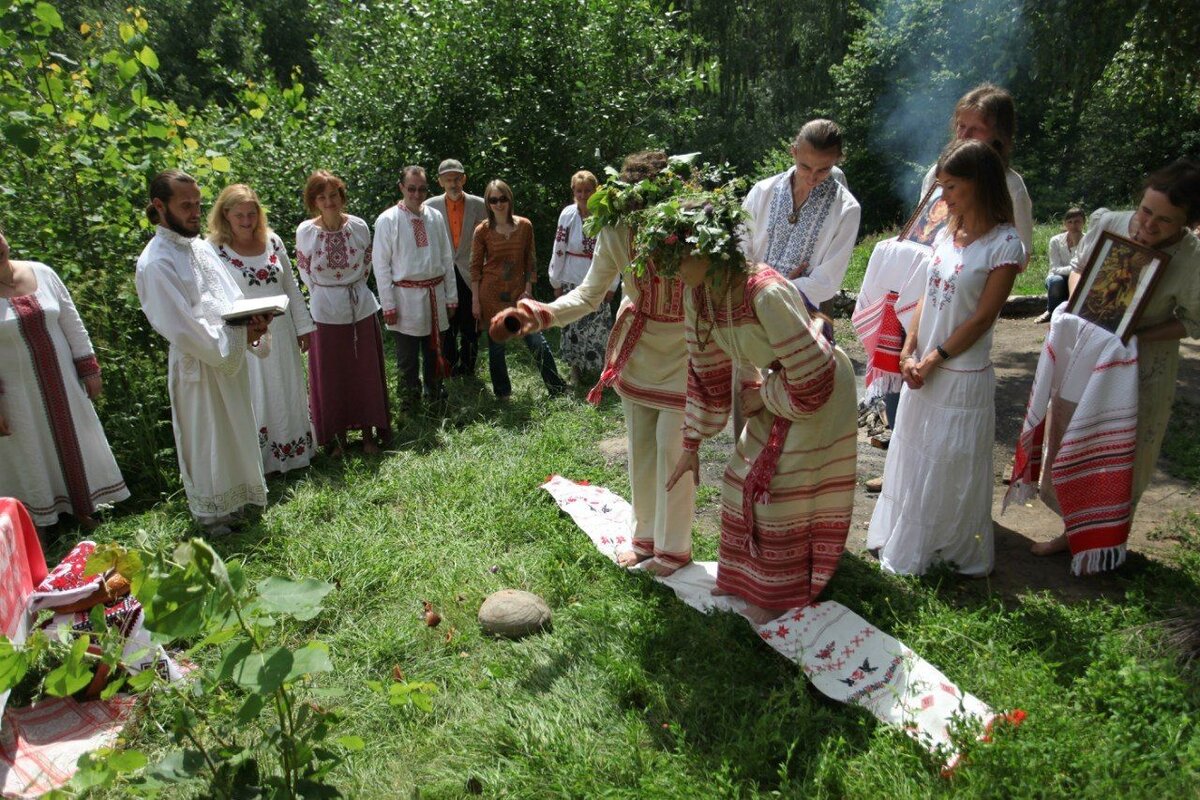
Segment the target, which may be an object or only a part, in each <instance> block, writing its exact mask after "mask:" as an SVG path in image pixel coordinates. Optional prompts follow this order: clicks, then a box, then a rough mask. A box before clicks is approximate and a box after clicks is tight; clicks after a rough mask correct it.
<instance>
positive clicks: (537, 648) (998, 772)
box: [57, 348, 1200, 800]
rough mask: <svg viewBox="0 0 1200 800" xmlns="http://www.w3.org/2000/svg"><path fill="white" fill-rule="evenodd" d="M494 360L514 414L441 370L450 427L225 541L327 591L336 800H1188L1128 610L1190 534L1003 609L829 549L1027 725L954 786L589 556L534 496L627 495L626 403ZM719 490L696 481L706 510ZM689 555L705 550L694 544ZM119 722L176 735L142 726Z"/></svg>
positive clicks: (1183, 681) (757, 648)
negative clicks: (432, 614)
mask: <svg viewBox="0 0 1200 800" xmlns="http://www.w3.org/2000/svg"><path fill="white" fill-rule="evenodd" d="M510 362H511V366H512V371H513V377H514V382H515V385H516V392H515V395H514V400H513V401H512V402H511V403H509V404H507V405H499V404H496V403H495V402H494V400H492V399H491V396H490V392H489V391H488V390H487V389H486V388H485V387H484V386H483V385H482V384H481V383H479V382H477V381H476V382H466V383H464V382H455V383H452V384H451V394H452V399H451V403H450V411H449V412H448V416H447V417H446V418H445V419H442V418H439V417H437V416H433V415H422V414H416V415H412V416H407V417H404V418H403V419H402V424H401V425H400V426H399V428H398V431H397V441H396V444H395V446H394V449H393V450H392V451H391V452H388V453H386V454H383V455H381V456H378V457H364V456H362V455H360V454H355V453H352V454H351V455H350V456H349V457H347V458H346V459H344V460H342V461H339V462H330V461H328V460H325V459H324V458H322V459H318V461H317V463H316V464H314V466H313V467H312V468H310V469H309V470H308V471H306V472H303V473H301V474H298V475H290V476H287V477H286V478H285V479H279V480H275V481H273V482H272V483H271V498H272V505H271V506H270V508H269V509H268V510H267V512H266V513H265V514H264V515H263V517H262V519H261V520H260V521H259V522H257V523H256V524H255V525H254V526H253V527H252V528H250V529H249V530H248V531H246V532H245V533H242V534H239V535H237V536H235V537H232V538H228V539H222V540H218V542H217V544H216V546H217V548H218V550H219V551H220V552H222V554H223V555H225V556H227V557H240V558H242V559H244V561H245V563H246V564H247V566H248V569H249V571H250V573H251V577H254V578H256V577H261V576H265V575H268V574H279V575H285V576H291V577H298V576H313V577H317V578H320V579H323V580H331V581H335V582H336V583H337V584H338V586H339V588H338V590H337V591H335V592H334V593H333V594H332V595H331V596H330V597H329V598H328V600H327V603H326V607H327V611H326V612H325V613H324V614H323V615H322V616H320V617H319V618H318V619H317V620H315V621H314V622H312V623H309V624H308V626H307V627H304V628H294V629H287V630H282V631H281V636H283V637H285V638H287V639H288V640H291V641H293V642H295V643H300V642H302V641H304V640H305V639H306V637H308V636H312V635H317V634H319V635H320V637H321V638H322V639H324V640H325V641H327V642H329V643H330V644H331V646H332V648H333V652H332V658H333V662H334V664H335V667H336V671H335V672H334V673H333V674H331V675H328V676H326V677H324V678H323V679H322V681H321V685H320V690H321V693H320V696H318V697H316V698H315V699H316V700H318V701H319V702H321V703H323V704H328V705H334V706H336V707H338V708H340V709H341V710H343V711H344V712H345V714H346V720H345V722H344V723H343V729H344V730H343V731H342V732H343V733H351V734H357V735H359V736H361V737H363V739H364V740H365V741H366V743H367V747H366V749H365V750H364V751H362V752H361V753H358V754H356V755H355V756H354V757H353V759H352V761H351V762H350V764H349V765H348V766H347V767H346V768H344V769H343V770H342V771H341V772H340V773H339V774H338V775H337V781H338V783H339V785H340V786H341V788H342V789H343V791H344V792H345V793H346V795H347V796H350V797H363V798H368V797H371V798H374V797H380V798H383V797H388V798H391V797H403V798H409V797H422V798H455V797H462V796H464V795H466V794H468V782H469V781H472V779H474V782H473V783H470V786H471V787H472V788H481V789H482V795H483V796H485V797H512V798H560V797H561V798H569V797H572V798H573V797H581V798H582V797H586V798H592V797H613V798H626V797H628V798H635V797H638V798H640V797H654V798H685V799H686V800H695V798H700V797H703V798H709V797H719V798H724V797H728V798H756V797H764V798H765V797H804V798H842V797H851V798H877V797H914V798H916V797H976V796H980V797H1097V798H1105V799H1106V800H1110V799H1111V798H1115V797H1121V798H1127V797H1155V798H1161V797H1171V796H1180V797H1183V796H1194V794H1195V788H1196V786H1197V785H1200V732H1198V730H1197V724H1198V722H1200V689H1198V683H1197V681H1196V678H1197V674H1196V672H1195V671H1194V670H1185V669H1182V668H1180V667H1178V666H1176V664H1175V662H1174V661H1173V660H1172V654H1171V652H1170V651H1169V650H1168V649H1166V648H1165V646H1164V644H1163V642H1162V637H1161V635H1160V634H1159V633H1158V632H1157V629H1156V628H1154V627H1153V626H1152V625H1150V626H1149V627H1147V626H1148V625H1149V624H1150V623H1153V622H1154V621H1155V620H1158V619H1161V618H1163V617H1165V616H1167V615H1168V614H1170V613H1171V612H1172V609H1174V608H1176V607H1177V606H1179V605H1181V604H1182V605H1191V606H1193V607H1196V606H1200V535H1191V534H1189V537H1190V538H1184V539H1183V540H1182V543H1181V544H1180V545H1179V550H1178V552H1179V557H1178V558H1177V559H1176V560H1175V561H1173V562H1171V563H1164V564H1159V563H1154V562H1150V561H1147V560H1145V559H1142V558H1139V557H1137V556H1134V557H1132V558H1131V562H1130V563H1129V564H1127V565H1126V567H1124V568H1123V569H1122V571H1121V573H1120V574H1119V577H1118V578H1117V579H1116V587H1117V589H1116V594H1117V595H1118V596H1116V597H1112V596H1111V595H1110V596H1109V598H1108V599H1104V598H1099V597H1097V599H1092V600H1085V601H1078V600H1076V601H1067V600H1064V599H1063V598H1059V597H1055V596H1053V595H1052V594H1049V593H1045V592H1032V591H1030V592H1021V593H1018V594H1017V595H1015V596H1003V597H1002V596H999V595H996V594H994V593H992V592H991V590H990V586H989V583H988V582H987V581H986V580H967V579H959V578H957V577H954V576H951V575H948V574H936V575H932V576H930V577H927V578H923V579H912V578H908V579H900V578H892V577H886V576H884V575H882V574H880V573H879V571H878V569H877V568H876V567H875V566H874V564H873V562H871V561H869V560H866V559H864V558H863V557H861V556H860V555H858V554H847V555H846V556H845V557H844V559H843V562H842V565H841V567H840V569H839V572H838V574H837V576H836V577H835V578H834V580H833V582H832V583H831V585H830V587H829V589H828V592H827V595H826V598H827V599H834V600H838V601H840V602H842V603H844V604H846V605H848V606H849V607H851V608H853V609H854V610H855V611H857V612H859V613H861V614H862V615H863V616H865V617H866V618H867V619H869V620H871V621H872V622H873V623H875V624H876V625H878V626H879V627H880V628H882V629H883V630H885V631H887V632H889V633H892V634H894V635H896V636H898V637H899V638H901V639H902V640H904V641H905V642H906V643H907V644H909V645H910V646H911V647H912V648H913V649H914V650H916V651H917V652H918V653H920V654H921V655H922V656H924V657H925V658H927V659H928V660H929V661H931V662H932V663H934V664H936V665H938V666H939V667H940V668H941V669H942V670H943V671H944V672H945V674H946V675H947V676H948V677H949V678H950V679H951V680H953V681H955V682H956V683H957V684H958V685H959V686H960V687H962V688H963V689H965V690H967V691H969V692H972V693H974V694H976V695H977V696H979V697H980V698H982V699H984V700H985V701H986V702H988V703H990V704H991V705H992V706H993V707H994V708H996V709H1011V708H1017V707H1020V708H1023V709H1025V710H1026V711H1027V712H1028V714H1029V716H1028V719H1027V721H1026V722H1025V724H1024V725H1022V726H1021V727H1020V728H1019V729H1017V730H1008V729H1003V730H1000V731H998V732H997V734H996V736H995V738H994V741H993V742H992V743H991V744H987V745H984V744H976V743H973V742H969V743H968V745H967V754H968V761H967V763H966V765H965V766H964V767H963V768H962V769H961V770H960V771H959V773H958V774H957V775H956V776H955V777H954V778H952V779H949V780H948V779H945V778H942V777H940V776H939V774H938V764H937V762H936V761H935V760H934V759H932V758H931V757H930V756H929V755H928V754H927V753H926V752H924V751H923V750H922V749H921V748H920V747H918V746H917V745H915V744H914V743H913V742H911V741H910V740H909V739H908V738H907V737H906V736H904V735H903V734H902V733H900V732H899V731H897V730H895V729H893V728H889V727H885V726H882V725H880V724H878V723H877V722H876V721H875V720H874V718H873V717H871V715H869V714H868V713H867V712H866V711H864V710H862V709H857V708H852V707H847V706H843V705H841V704H838V703H834V702H831V701H829V700H827V699H825V698H824V697H823V696H821V695H820V694H818V693H817V692H815V691H814V690H813V689H812V688H811V687H810V686H809V684H808V683H807V681H806V680H805V678H804V677H803V675H802V674H801V673H800V672H799V670H798V669H797V668H796V667H795V666H794V665H792V664H790V663H788V662H787V661H785V660H784V659H782V658H781V657H779V656H778V655H777V654H776V653H775V652H774V651H773V650H771V649H770V648H768V647H767V646H766V645H765V644H764V643H762V642H761V641H759V640H758V638H757V637H756V636H755V635H754V634H753V632H752V630H751V629H750V627H749V626H748V625H746V624H745V623H744V622H743V621H742V620H740V619H739V618H736V617H733V616H730V615H722V614H716V615H713V616H704V615H701V614H698V613H696V612H695V611H693V610H691V609H690V608H687V607H685V606H683V605H682V604H681V603H680V602H678V601H677V600H676V599H675V598H674V596H673V595H672V594H671V592H670V591H668V590H667V589H665V588H664V587H662V586H659V585H657V584H655V583H653V582H651V581H649V580H647V579H644V578H641V577H639V576H632V575H627V574H625V573H623V572H622V571H621V570H619V569H617V568H616V567H614V566H613V565H612V564H611V563H609V562H608V561H607V560H606V559H604V558H603V557H601V556H600V555H599V554H597V553H596V552H595V551H594V550H593V549H592V547H591V545H590V544H589V543H588V541H587V539H586V537H584V536H583V534H582V533H580V532H579V531H578V530H577V529H576V527H575V525H574V523H572V522H571V521H570V520H569V519H568V518H566V517H564V516H563V515H561V514H560V513H559V512H558V510H557V508H556V507H555V506H554V504H553V503H552V502H551V500H550V498H549V496H548V495H546V494H545V493H544V492H542V491H541V490H540V489H538V485H539V484H540V483H541V482H542V480H543V479H544V478H545V476H546V475H547V474H549V473H561V474H564V475H567V476H569V477H571V478H574V479H587V480H590V481H592V482H593V483H598V484H604V485H607V486H609V487H611V488H612V489H613V490H614V491H616V492H618V493H620V494H623V495H625V496H628V492H629V486H628V483H627V478H626V474H625V470H624V468H623V466H622V465H621V464H619V463H610V462H608V461H606V460H605V459H604V457H603V456H602V455H601V454H600V453H599V451H598V450H597V448H596V442H597V441H598V440H600V439H603V438H607V437H611V436H615V435H619V433H620V418H619V414H620V412H619V406H618V405H617V404H616V403H615V402H614V400H613V398H612V397H611V396H610V397H609V398H608V399H607V401H606V404H605V405H604V406H603V407H602V408H601V409H599V410H594V409H592V408H590V407H588V406H586V405H585V404H583V403H582V402H581V400H580V398H579V397H578V396H576V397H573V398H563V399H557V400H549V399H546V398H545V392H544V389H543V387H542V386H541V384H540V381H538V380H537V377H536V373H535V372H534V371H533V369H532V365H531V364H530V362H529V358H528V356H527V354H526V353H525V351H524V348H513V349H512V351H511V352H510ZM716 502H717V501H716V498H715V497H713V496H712V495H711V493H709V494H708V495H707V496H706V497H705V499H704V501H703V507H702V509H701V510H707V509H711V508H712V507H713V504H714V503H716ZM1195 522H1196V521H1195V520H1192V521H1190V522H1189V521H1188V520H1183V521H1182V522H1181V523H1180V524H1183V525H1185V526H1186V527H1188V530H1189V531H1192V530H1193V529H1194V528H1195ZM188 526H189V523H188V519H187V511H186V507H185V506H184V503H183V502H182V500H181V499H173V500H170V501H168V502H165V503H161V504H159V505H158V506H156V507H155V508H154V509H153V510H151V511H147V512H145V513H141V514H137V515H133V516H129V517H124V518H121V519H118V520H116V521H115V522H112V523H109V524H107V525H106V526H105V527H104V528H102V529H101V530H100V531H99V532H98V535H99V536H100V537H101V538H109V537H112V538H116V539H119V540H126V541H128V540H130V539H132V538H133V537H134V536H135V535H136V532H137V531H138V530H139V529H140V530H144V531H145V534H144V535H145V536H148V537H149V538H150V539H152V540H155V539H157V540H170V539H174V538H178V537H181V536H183V535H185V534H186V533H187V531H188ZM66 545H67V543H66V542H62V543H60V544H59V546H58V547H57V550H58V551H61V550H62V549H64V548H65V547H66ZM696 550H697V555H698V557H700V558H712V557H713V555H714V552H715V541H714V539H713V538H712V537H711V535H706V536H702V537H699V538H698V540H697V542H696ZM1063 569H1064V570H1065V569H1066V564H1065V561H1064V563H1063ZM504 587H514V588H520V589H527V590H530V591H533V592H536V593H538V594H540V595H542V596H543V597H544V598H545V599H546V600H547V602H548V603H549V604H550V606H551V607H552V608H553V610H554V615H555V616H554V625H553V630H552V631H551V632H548V633H545V634H543V635H539V636H535V637H532V638H529V639H526V640H524V641H520V642H509V641H503V640H493V639H490V638H487V637H485V636H484V635H482V634H481V633H480V631H479V629H478V627H477V625H476V620H475V615H476V613H477V610H478V607H479V604H480V602H481V600H482V599H483V598H484V597H485V596H486V595H487V594H489V593H491V592H493V591H495V590H497V589H500V588H504ZM423 600H428V601H430V602H432V603H433V604H434V605H435V606H436V607H437V608H438V610H439V611H440V612H441V614H442V617H443V621H442V623H441V625H440V626H439V627H438V628H436V629H431V628H427V627H426V626H425V625H424V624H423V622H422V620H421V619H420V618H419V612H420V611H421V608H422V606H421V603H422V601H423ZM200 658H201V660H202V661H203V662H206V663H208V662H211V661H212V660H213V658H214V656H213V655H211V654H204V653H202V654H200ZM395 667H399V668H400V669H401V670H402V671H403V673H404V675H405V677H406V678H407V679H409V680H421V681H433V682H434V683H436V684H437V685H438V686H439V688H440V692H439V694H437V695H436V697H435V698H434V701H435V707H434V711H433V712H432V713H431V714H427V715H422V714H420V713H417V712H413V711H412V710H411V709H410V710H397V709H393V708H390V707H388V706H387V705H386V704H385V703H384V702H383V701H382V700H381V699H380V698H379V697H378V696H376V695H374V694H372V693H371V692H370V691H369V690H368V689H367V688H366V687H365V686H364V683H365V682H366V681H368V680H383V681H388V680H391V676H392V673H393V669H394V668H395ZM232 711H233V709H230V710H229V711H228V712H219V713H232ZM129 735H130V736H131V737H132V740H133V741H136V742H137V743H138V744H139V745H143V746H147V747H149V748H151V749H154V750H163V749H166V748H167V747H168V746H169V745H168V743H167V742H164V741H162V738H161V736H160V735H158V734H157V733H156V729H155V726H154V725H153V723H152V720H150V719H148V720H146V721H145V722H144V723H143V724H140V725H138V726H135V727H134V728H132V729H130V731H129ZM112 796H119V793H114V794H113V795H112Z"/></svg>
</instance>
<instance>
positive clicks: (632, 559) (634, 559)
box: [617, 550, 650, 569]
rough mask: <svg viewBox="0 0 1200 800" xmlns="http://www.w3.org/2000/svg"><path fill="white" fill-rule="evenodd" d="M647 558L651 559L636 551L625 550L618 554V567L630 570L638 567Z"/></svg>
mask: <svg viewBox="0 0 1200 800" xmlns="http://www.w3.org/2000/svg"><path fill="white" fill-rule="evenodd" d="M647 558H650V556H644V555H641V554H640V553H638V552H637V551H636V550H625V551H623V552H620V553H617V565H618V566H621V567H625V569H629V568H630V567H636V566H637V565H638V564H640V563H642V562H643V561H645V560H646V559H647Z"/></svg>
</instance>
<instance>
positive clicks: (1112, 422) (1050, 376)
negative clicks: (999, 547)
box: [1003, 313, 1138, 575]
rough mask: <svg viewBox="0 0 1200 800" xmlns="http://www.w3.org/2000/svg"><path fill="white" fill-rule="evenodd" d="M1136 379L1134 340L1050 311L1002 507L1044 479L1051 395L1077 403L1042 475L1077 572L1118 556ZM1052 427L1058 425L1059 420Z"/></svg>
mask: <svg viewBox="0 0 1200 800" xmlns="http://www.w3.org/2000/svg"><path fill="white" fill-rule="evenodd" d="M1137 381H1138V367H1137V342H1136V340H1133V341H1131V342H1130V343H1129V345H1122V344H1121V340H1120V339H1119V338H1118V337H1116V336H1115V335H1113V334H1111V333H1109V332H1108V331H1105V330H1103V329H1102V328H1100V327H1098V326H1096V325H1093V324H1091V323H1090V322H1086V321H1085V320H1083V319H1081V318H1079V317H1076V316H1075V315H1073V314H1066V313H1060V314H1058V315H1057V316H1056V317H1055V318H1054V321H1053V323H1052V324H1051V327H1050V334H1049V335H1048V336H1047V337H1046V344H1045V346H1044V347H1043V349H1042V354H1041V357H1040V358H1039V359H1038V366H1037V372H1036V373H1035V375H1034V379H1033V388H1032V389H1031V390H1030V394H1029V406H1028V409H1027V410H1026V412H1025V422H1024V424H1023V425H1022V428H1021V435H1020V438H1019V439H1018V441H1017V455H1016V461H1015V463H1014V464H1013V472H1012V480H1011V484H1010V486H1009V489H1008V492H1007V493H1006V494H1005V496H1004V503H1003V507H1004V508H1007V507H1008V505H1009V503H1011V502H1026V501H1028V500H1031V499H1033V497H1035V496H1036V495H1037V493H1038V487H1039V482H1044V479H1043V478H1042V470H1043V458H1044V456H1043V453H1044V452H1045V451H1046V450H1047V449H1050V450H1051V451H1054V450H1055V447H1054V444H1055V443H1053V442H1050V441H1047V436H1048V429H1047V424H1048V412H1049V410H1050V408H1051V405H1052V403H1054V401H1055V400H1056V399H1058V400H1060V401H1066V402H1067V403H1077V405H1076V406H1075V409H1074V413H1072V414H1071V417H1070V420H1069V421H1068V422H1067V423H1066V425H1065V432H1064V434H1063V437H1062V442H1061V444H1059V445H1058V446H1057V449H1056V452H1054V457H1053V458H1054V460H1053V463H1051V464H1050V481H1049V482H1050V486H1051V489H1050V491H1052V492H1053V494H1054V496H1055V497H1057V500H1058V505H1059V507H1060V509H1061V511H1062V516H1063V524H1064V527H1065V530H1066V534H1067V544H1068V546H1069V547H1070V550H1071V556H1072V557H1071V571H1072V572H1073V573H1075V574H1076V575H1078V574H1081V573H1082V572H1089V573H1090V572H1096V571H1099V570H1105V569H1113V568H1115V567H1117V566H1119V565H1120V564H1121V563H1123V562H1124V560H1125V555H1126V541H1127V540H1128V538H1129V529H1130V525H1131V523H1132V519H1133V499H1132V493H1133V462H1134V456H1135V449H1136V444H1137V407H1138V382H1137ZM1060 407H1063V408H1068V407H1069V406H1060ZM1054 427H1055V428H1058V429H1061V428H1062V426H1061V425H1060V423H1059V422H1055V425H1054ZM1042 492H1043V494H1045V493H1046V492H1047V490H1046V489H1045V488H1043V489H1042Z"/></svg>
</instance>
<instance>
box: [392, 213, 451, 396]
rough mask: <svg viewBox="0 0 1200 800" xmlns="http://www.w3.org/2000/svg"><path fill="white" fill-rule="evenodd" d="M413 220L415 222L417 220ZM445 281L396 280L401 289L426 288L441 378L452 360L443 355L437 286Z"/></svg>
mask: <svg viewBox="0 0 1200 800" xmlns="http://www.w3.org/2000/svg"><path fill="white" fill-rule="evenodd" d="M413 222H414V224H415V223H416V220H414V221H413ZM422 229H423V228H422ZM426 244H429V242H428V241H426ZM444 281H445V278H442V277H437V278H430V279H428V280H424V281H396V283H395V285H396V286H399V287H400V288H401V289H425V290H426V291H427V293H428V295H429V313H430V315H431V321H430V326H429V327H430V331H429V336H430V337H431V339H430V345H429V346H430V347H432V348H433V352H434V354H435V358H436V361H437V364H436V366H437V376H438V377H439V378H449V377H450V371H451V370H450V362H449V361H447V360H446V357H445V356H443V355H442V332H441V323H440V321H439V319H438V295H437V287H439V286H441V285H442V283H443V282H444Z"/></svg>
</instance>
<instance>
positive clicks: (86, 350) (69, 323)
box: [38, 267, 100, 377]
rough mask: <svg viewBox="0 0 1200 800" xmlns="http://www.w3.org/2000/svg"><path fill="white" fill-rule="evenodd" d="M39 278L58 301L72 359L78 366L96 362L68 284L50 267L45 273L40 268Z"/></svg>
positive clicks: (59, 321)
mask: <svg viewBox="0 0 1200 800" xmlns="http://www.w3.org/2000/svg"><path fill="white" fill-rule="evenodd" d="M38 277H39V278H45V279H46V280H47V282H48V283H49V284H50V286H49V288H50V292H51V293H52V294H53V295H54V297H55V299H56V300H58V308H59V311H58V327H59V329H61V330H62V332H63V336H65V337H66V339H67V346H68V347H70V348H71V358H72V359H73V360H74V361H75V363H76V364H78V363H79V361H80V360H81V359H85V358H88V357H91V358H92V360H93V361H94V360H95V352H96V351H95V348H93V347H92V340H91V339H90V338H89V337H88V332H87V328H85V327H84V326H83V319H81V318H80V316H79V310H78V309H77V308H76V307H75V301H74V300H72V299H71V293H70V292H69V291H67V287H66V284H64V283H63V282H62V280H61V279H60V278H59V277H58V273H56V272H54V271H53V270H52V269H50V268H49V267H45V268H44V271H43V268H39V269H38ZM99 372H100V367H99V366H97V367H96V373H99ZM80 377H83V376H82V375H81V376H80Z"/></svg>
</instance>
